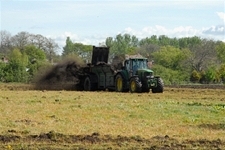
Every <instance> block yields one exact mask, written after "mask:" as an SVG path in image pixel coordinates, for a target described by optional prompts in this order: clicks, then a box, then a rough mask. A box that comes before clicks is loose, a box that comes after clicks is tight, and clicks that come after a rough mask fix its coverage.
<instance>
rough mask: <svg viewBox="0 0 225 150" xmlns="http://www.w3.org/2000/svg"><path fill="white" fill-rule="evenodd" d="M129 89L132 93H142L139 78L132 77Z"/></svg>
mask: <svg viewBox="0 0 225 150" xmlns="http://www.w3.org/2000/svg"><path fill="white" fill-rule="evenodd" d="M129 89H130V92H131V93H140V92H141V83H140V82H139V79H138V78H131V80H130V84H129Z"/></svg>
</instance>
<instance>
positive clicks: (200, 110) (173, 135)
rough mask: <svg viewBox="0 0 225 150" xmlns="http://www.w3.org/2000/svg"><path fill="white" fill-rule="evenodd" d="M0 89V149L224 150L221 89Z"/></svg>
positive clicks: (1, 86) (224, 94) (223, 94)
mask: <svg viewBox="0 0 225 150" xmlns="http://www.w3.org/2000/svg"><path fill="white" fill-rule="evenodd" d="M0 89H1V90H0V112H1V113H0V148H3V149H208V148H209V149H225V90H224V89H193V88H171V87H170V88H165V91H164V93H162V94H152V93H144V94H137V93H136V94H131V93H116V92H106V91H101V92H78V91H36V90H29V86H25V87H23V86H19V87H18V85H17V86H16V85H15V86H10V88H9V86H7V85H4V84H0Z"/></svg>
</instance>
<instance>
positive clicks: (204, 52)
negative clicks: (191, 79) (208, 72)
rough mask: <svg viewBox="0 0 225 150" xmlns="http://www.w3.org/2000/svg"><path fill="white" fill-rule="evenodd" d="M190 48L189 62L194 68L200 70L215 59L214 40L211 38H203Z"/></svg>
mask: <svg viewBox="0 0 225 150" xmlns="http://www.w3.org/2000/svg"><path fill="white" fill-rule="evenodd" d="M190 50H191V52H192V57H190V61H189V62H190V64H191V65H192V68H193V69H194V70H197V71H202V70H204V69H207V67H208V66H209V65H210V64H213V63H215V62H216V61H217V57H216V50H215V42H214V41H212V40H206V39H203V40H202V42H201V44H199V45H195V46H193V47H191V48H190Z"/></svg>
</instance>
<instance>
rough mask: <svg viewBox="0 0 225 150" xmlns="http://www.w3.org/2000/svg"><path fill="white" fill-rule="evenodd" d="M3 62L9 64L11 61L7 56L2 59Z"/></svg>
mask: <svg viewBox="0 0 225 150" xmlns="http://www.w3.org/2000/svg"><path fill="white" fill-rule="evenodd" d="M1 62H4V63H8V62H9V60H8V59H7V58H6V57H5V56H3V57H2V59H1Z"/></svg>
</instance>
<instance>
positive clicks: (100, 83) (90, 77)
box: [78, 46, 163, 93]
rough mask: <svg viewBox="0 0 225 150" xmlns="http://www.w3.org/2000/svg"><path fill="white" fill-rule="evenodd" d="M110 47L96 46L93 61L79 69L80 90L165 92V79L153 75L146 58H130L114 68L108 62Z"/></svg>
mask: <svg viewBox="0 0 225 150" xmlns="http://www.w3.org/2000/svg"><path fill="white" fill-rule="evenodd" d="M108 55H109V48H108V47H95V46H93V51H92V62H91V64H88V65H87V66H86V67H83V68H81V69H80V71H79V75H78V76H79V77H78V78H79V84H78V87H79V89H80V90H84V91H98V90H106V89H108V90H109V91H117V92H128V91H130V92H132V93H134V92H149V91H150V89H152V92H153V93H162V92H163V81H162V79H161V78H160V77H158V76H153V71H152V70H150V69H148V60H147V59H146V58H129V59H126V60H125V61H124V63H123V66H122V68H121V69H119V70H118V69H112V66H111V65H110V64H108Z"/></svg>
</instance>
